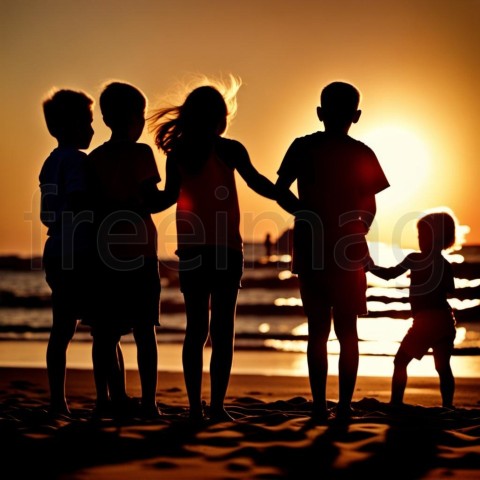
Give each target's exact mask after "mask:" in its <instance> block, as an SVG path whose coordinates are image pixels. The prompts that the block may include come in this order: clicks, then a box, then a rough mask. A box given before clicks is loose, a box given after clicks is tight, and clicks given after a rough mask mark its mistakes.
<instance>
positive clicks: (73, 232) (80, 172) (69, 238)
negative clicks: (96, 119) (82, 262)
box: [39, 147, 91, 257]
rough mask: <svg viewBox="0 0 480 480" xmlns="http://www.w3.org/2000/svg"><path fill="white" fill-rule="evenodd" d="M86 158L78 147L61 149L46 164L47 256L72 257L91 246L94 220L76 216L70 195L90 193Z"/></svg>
mask: <svg viewBox="0 0 480 480" xmlns="http://www.w3.org/2000/svg"><path fill="white" fill-rule="evenodd" d="M86 158H87V155H86V154H85V153H83V152H81V151H79V150H77V149H75V148H71V147H58V148H56V149H55V150H53V151H52V153H51V154H50V155H49V157H48V158H47V159H46V160H45V162H44V163H43V166H42V169H41V171H40V175H39V182H40V191H41V205H40V219H41V221H42V223H43V224H44V225H45V226H47V227H48V231H47V235H48V239H47V242H46V243H45V248H44V256H49V257H50V256H54V257H60V256H63V257H65V256H71V255H74V254H76V253H80V252H83V251H84V250H86V249H87V248H89V246H90V240H91V230H90V227H91V220H90V221H89V220H88V218H83V219H80V216H78V217H75V216H74V212H73V209H72V205H71V204H70V201H69V196H70V195H71V194H73V193H77V192H86V191H87V188H88V186H87V178H86V170H85V161H86Z"/></svg>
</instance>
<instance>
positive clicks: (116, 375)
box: [92, 332, 127, 406]
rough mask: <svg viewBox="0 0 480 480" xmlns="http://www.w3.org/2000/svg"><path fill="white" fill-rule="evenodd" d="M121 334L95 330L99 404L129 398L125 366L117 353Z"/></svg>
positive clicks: (94, 348)
mask: <svg viewBox="0 0 480 480" xmlns="http://www.w3.org/2000/svg"><path fill="white" fill-rule="evenodd" d="M119 342H120V336H119V335H117V334H111V333H107V332H95V334H94V336H93V345H92V360H93V372H94V378H95V387H96V390H97V405H98V406H100V405H105V404H106V403H108V401H109V400H112V401H114V402H122V401H124V400H125V399H126V398H127V393H126V386H125V376H124V370H123V366H122V364H121V363H120V359H119V358H118V355H117V349H118V348H119Z"/></svg>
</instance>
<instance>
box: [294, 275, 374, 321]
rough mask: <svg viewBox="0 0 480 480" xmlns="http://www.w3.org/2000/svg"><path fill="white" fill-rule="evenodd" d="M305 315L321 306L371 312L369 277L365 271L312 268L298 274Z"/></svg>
mask: <svg viewBox="0 0 480 480" xmlns="http://www.w3.org/2000/svg"><path fill="white" fill-rule="evenodd" d="M298 280H299V283H300V294H301V297H302V302H303V309H304V311H305V315H307V316H310V315H315V314H316V313H317V311H318V307H319V306H329V307H332V308H334V309H335V310H337V311H339V312H342V313H348V314H355V315H363V314H366V313H367V296H366V292H367V279H366V275H365V271H364V270H363V268H362V269H359V270H342V269H340V268H332V269H330V270H328V269H325V270H310V271H306V272H301V273H299V274H298Z"/></svg>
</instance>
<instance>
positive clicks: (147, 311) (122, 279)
mask: <svg viewBox="0 0 480 480" xmlns="http://www.w3.org/2000/svg"><path fill="white" fill-rule="evenodd" d="M158 267H159V265H158V259H157V258H156V257H155V258H150V257H147V258H145V259H144V261H143V265H142V266H140V267H137V268H130V269H123V270H121V269H114V268H109V267H108V266H106V265H104V264H103V263H102V262H99V261H97V263H96V268H95V269H94V272H92V284H93V285H95V293H94V294H93V299H92V302H91V305H92V308H91V311H90V312H89V315H88V318H87V319H86V320H85V321H84V322H83V323H85V324H87V325H90V326H91V327H92V335H95V334H96V333H98V332H99V331H102V332H107V333H111V334H116V335H125V334H127V333H129V332H131V331H132V330H133V329H135V328H138V327H142V326H149V325H152V326H159V325H160V322H159V317H160V292H161V286H160V274H159V268H158Z"/></svg>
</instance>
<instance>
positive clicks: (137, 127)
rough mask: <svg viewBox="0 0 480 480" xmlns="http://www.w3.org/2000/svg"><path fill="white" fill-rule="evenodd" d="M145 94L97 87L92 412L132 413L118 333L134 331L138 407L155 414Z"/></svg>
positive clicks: (155, 305) (155, 312)
mask: <svg viewBox="0 0 480 480" xmlns="http://www.w3.org/2000/svg"><path fill="white" fill-rule="evenodd" d="M146 105H147V100H146V97H145V95H144V94H143V93H142V92H141V91H140V90H139V89H138V88H136V87H134V86H133V85H130V84H128V83H124V82H111V83H109V84H107V85H106V86H105V88H104V89H103V91H102V93H101V95H100V109H101V111H102V115H103V120H104V122H105V124H106V125H107V126H108V127H109V128H110V129H111V131H112V134H111V137H110V139H109V140H108V141H107V142H105V143H104V144H103V145H100V146H98V147H97V148H95V149H94V150H93V151H92V152H91V153H90V154H89V156H88V164H87V165H88V175H89V180H90V183H91V188H92V197H93V207H94V208H93V209H94V215H95V226H96V233H97V247H98V251H97V263H96V271H94V272H92V281H93V282H94V283H95V286H96V296H97V297H96V298H97V302H96V303H97V305H98V306H97V308H96V309H95V311H94V314H92V316H91V317H90V319H89V321H90V324H91V326H92V335H93V362H94V376H95V383H96V388H97V405H96V413H97V414H99V415H102V414H104V413H105V414H108V413H109V412H112V411H113V412H114V413H115V414H125V415H128V414H129V411H132V413H135V411H136V409H137V405H136V403H135V400H134V399H131V398H130V397H129V396H128V395H127V393H126V386H125V372H124V366H123V355H122V351H121V348H120V340H121V336H122V335H124V334H127V333H130V332H133V336H134V339H135V343H136V345H137V361H138V371H139V376H140V382H141V388H142V398H141V403H140V406H139V408H138V411H137V412H136V413H138V414H139V415H140V416H142V417H144V418H155V417H157V416H158V415H160V412H159V410H158V407H157V403H156V388H157V362H158V358H157V357H158V353H157V338H156V330H155V327H156V326H158V325H159V313H160V312H159V304H160V276H159V269H158V258H157V231H156V227H155V225H154V223H153V220H152V218H151V213H152V212H153V209H152V208H151V206H150V205H149V204H148V196H149V194H150V192H151V191H152V190H156V188H157V187H156V185H157V183H158V182H159V181H160V175H159V173H158V169H157V165H156V162H155V158H154V155H153V151H152V149H151V148H150V147H149V146H148V145H146V144H143V143H138V142H137V141H138V139H139V138H140V136H141V134H142V132H143V129H144V126H145V109H146Z"/></svg>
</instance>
